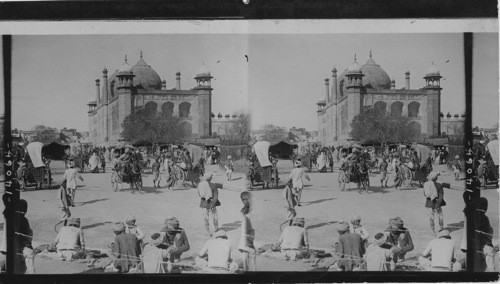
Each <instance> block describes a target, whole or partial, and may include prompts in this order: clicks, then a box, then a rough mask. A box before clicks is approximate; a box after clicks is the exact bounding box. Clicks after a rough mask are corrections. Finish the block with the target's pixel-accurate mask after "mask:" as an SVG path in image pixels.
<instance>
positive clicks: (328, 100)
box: [325, 78, 330, 105]
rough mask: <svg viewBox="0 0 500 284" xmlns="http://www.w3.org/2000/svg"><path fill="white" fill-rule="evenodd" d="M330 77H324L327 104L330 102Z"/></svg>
mask: <svg viewBox="0 0 500 284" xmlns="http://www.w3.org/2000/svg"><path fill="white" fill-rule="evenodd" d="M329 81H330V79H328V78H326V79H325V97H326V98H325V101H326V104H327V105H328V104H329V103H330V83H329Z"/></svg>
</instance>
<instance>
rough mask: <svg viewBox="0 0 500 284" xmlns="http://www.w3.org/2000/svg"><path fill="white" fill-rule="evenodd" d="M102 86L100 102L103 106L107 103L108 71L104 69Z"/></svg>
mask: <svg viewBox="0 0 500 284" xmlns="http://www.w3.org/2000/svg"><path fill="white" fill-rule="evenodd" d="M102 84H103V90H102V100H101V102H102V103H103V104H107V103H108V69H106V67H104V70H102Z"/></svg>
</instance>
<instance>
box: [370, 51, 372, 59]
mask: <svg viewBox="0 0 500 284" xmlns="http://www.w3.org/2000/svg"><path fill="white" fill-rule="evenodd" d="M370 58H372V51H371V50H370Z"/></svg>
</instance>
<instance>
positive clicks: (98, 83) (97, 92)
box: [95, 79, 101, 105]
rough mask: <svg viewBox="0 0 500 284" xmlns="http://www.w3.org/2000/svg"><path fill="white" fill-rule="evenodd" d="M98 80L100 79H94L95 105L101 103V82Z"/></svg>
mask: <svg viewBox="0 0 500 284" xmlns="http://www.w3.org/2000/svg"><path fill="white" fill-rule="evenodd" d="M100 82H101V81H100V80H99V79H95V88H96V98H97V105H100V104H101V83H100Z"/></svg>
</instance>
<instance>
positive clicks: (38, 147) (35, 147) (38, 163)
mask: <svg viewBox="0 0 500 284" xmlns="http://www.w3.org/2000/svg"><path fill="white" fill-rule="evenodd" d="M42 148H43V143H42V142H31V143H29V144H28V146H26V149H27V150H28V155H29V156H30V159H31V162H32V163H33V167H35V168H38V167H43V166H45V164H44V163H43V161H42Z"/></svg>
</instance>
